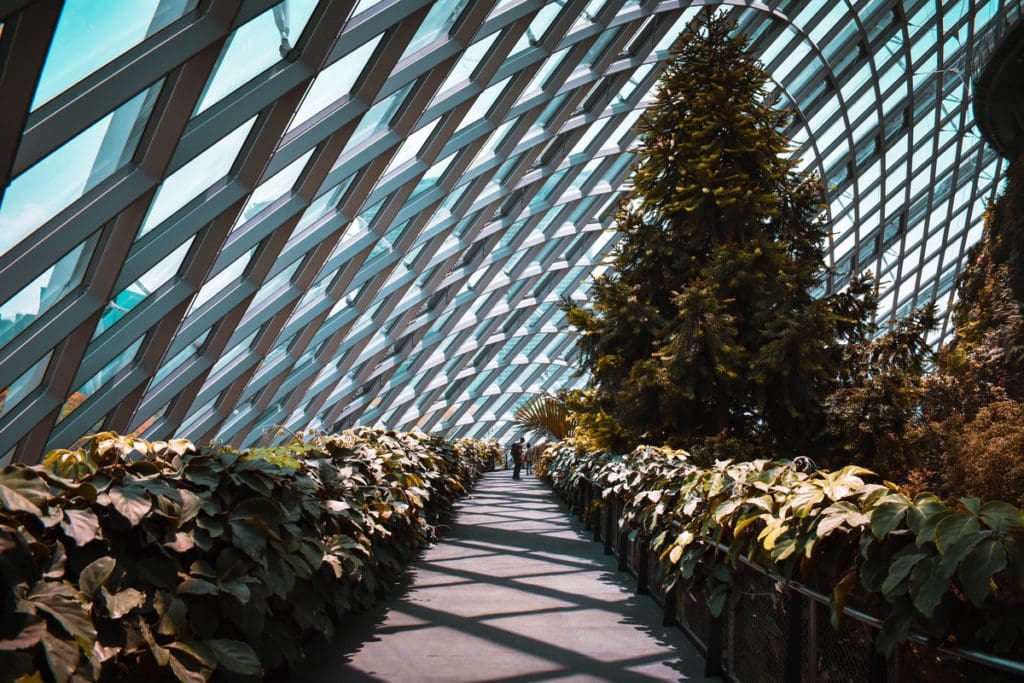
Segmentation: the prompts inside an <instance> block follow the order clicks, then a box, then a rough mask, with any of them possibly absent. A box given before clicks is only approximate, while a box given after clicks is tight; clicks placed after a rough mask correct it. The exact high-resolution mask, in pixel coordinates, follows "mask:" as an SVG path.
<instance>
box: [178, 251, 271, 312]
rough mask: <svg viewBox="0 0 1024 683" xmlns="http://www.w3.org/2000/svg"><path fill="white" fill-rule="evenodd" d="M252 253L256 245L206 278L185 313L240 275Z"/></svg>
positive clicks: (222, 289) (220, 290)
mask: <svg viewBox="0 0 1024 683" xmlns="http://www.w3.org/2000/svg"><path fill="white" fill-rule="evenodd" d="M254 253H256V247H253V248H252V249H250V250H249V251H248V252H247V253H245V254H242V255H241V256H239V257H238V258H237V259H235V261H234V263H232V264H231V265H229V266H228V267H227V268H224V269H223V270H221V271H220V272H219V273H217V274H216V275H214V276H213V277H212V278H210V279H209V280H207V282H206V284H204V285H203V287H202V289H200V290H199V293H198V294H196V298H194V299H193V300H192V304H191V305H190V306H189V307H188V313H186V314H185V315H186V316H188V315H191V314H192V311H194V310H196V309H197V308H199V307H200V306H202V305H203V304H205V303H206V302H207V301H209V300H210V299H212V298H213V296H214V295H215V294H217V293H218V292H222V291H224V289H225V288H226V287H227V286H228V285H229V284H231V283H232V282H234V281H235V280H236V279H238V278H240V277H242V273H243V272H244V271H245V267H246V266H247V265H249V261H250V260H251V259H252V255H253V254H254Z"/></svg>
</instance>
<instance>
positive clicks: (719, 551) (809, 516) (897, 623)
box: [538, 445, 1024, 654]
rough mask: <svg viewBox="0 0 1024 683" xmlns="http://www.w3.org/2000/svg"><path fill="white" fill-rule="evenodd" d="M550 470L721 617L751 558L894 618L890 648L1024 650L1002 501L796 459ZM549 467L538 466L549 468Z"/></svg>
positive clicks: (654, 460) (548, 460)
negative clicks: (594, 491)
mask: <svg viewBox="0 0 1024 683" xmlns="http://www.w3.org/2000/svg"><path fill="white" fill-rule="evenodd" d="M544 461H545V462H544V469H543V471H544V472H545V476H546V477H547V479H548V480H549V481H550V482H551V483H552V484H553V486H554V487H555V488H556V489H557V490H560V491H561V492H562V493H565V494H572V492H573V490H574V489H575V488H576V487H578V486H581V485H582V484H583V483H584V482H588V481H589V482H594V483H596V484H597V485H598V486H599V487H600V488H601V489H602V497H603V498H605V499H613V498H615V499H618V500H620V501H622V503H623V504H624V512H623V516H622V519H621V520H620V523H621V524H622V525H624V526H626V527H628V528H635V529H640V530H642V531H643V532H644V533H645V534H646V535H647V536H648V537H649V538H651V543H652V547H653V548H654V549H655V550H656V551H658V552H659V553H660V555H661V558H662V560H663V562H664V563H665V568H666V572H667V574H666V582H667V584H668V586H669V587H671V586H673V585H674V584H675V583H677V582H686V583H688V584H690V583H692V582H697V583H704V584H706V586H707V589H708V594H709V595H710V596H711V608H712V610H713V611H715V612H716V613H717V612H720V610H721V609H722V607H723V606H724V604H725V599H726V597H727V595H728V590H729V585H730V584H731V582H732V577H733V576H734V575H735V574H736V573H737V572H741V571H748V570H746V569H744V565H743V564H741V563H740V562H739V558H740V557H741V556H745V557H746V558H748V559H749V560H751V561H752V562H754V563H756V564H758V565H760V566H762V567H765V568H767V569H769V570H770V571H772V572H774V573H776V574H779V575H781V576H783V577H788V578H793V579H796V580H799V581H800V582H802V583H804V584H806V585H809V586H811V587H812V588H816V589H818V590H820V591H822V592H825V593H828V594H831V595H832V598H833V609H834V613H833V618H834V619H837V618H838V614H839V613H840V612H841V611H842V609H843V607H844V606H846V605H855V606H857V607H858V608H860V609H862V610H865V611H868V612H871V613H875V614H877V615H878V616H880V617H882V618H883V620H884V627H883V630H882V633H881V637H880V639H879V645H880V647H881V648H882V649H883V650H884V651H886V652H890V651H891V650H892V648H893V647H894V646H895V644H896V643H898V642H899V641H900V640H902V639H903V638H904V637H905V636H906V635H907V634H908V633H909V632H910V631H911V630H912V629H913V630H917V631H919V632H922V633H924V634H926V635H928V636H930V637H933V638H936V639H940V640H944V641H948V642H956V643H957V644H959V645H963V646H976V647H984V648H991V649H994V650H998V651H1013V652H1015V653H1017V654H1020V653H1021V652H1022V646H1024V638H1022V635H1024V631H1022V628H1024V512H1022V511H1021V509H1020V508H1017V507H1014V506H1013V505H1010V504H1009V503H1005V502H1002V501H989V502H984V503H983V502H981V501H980V500H978V499H977V498H962V499H959V500H955V501H952V502H944V501H942V500H940V499H939V498H937V497H936V496H934V495H932V494H929V493H922V494H919V495H917V496H914V497H911V496H910V495H908V494H907V493H906V492H905V491H904V490H903V489H901V488H900V487H899V486H896V485H894V484H891V483H888V482H886V483H880V482H878V481H877V479H876V477H875V476H874V474H873V473H872V472H870V471H869V470H866V469H864V468H860V467H856V466H847V467H844V468H842V469H839V470H836V471H832V472H830V471H825V470H819V471H816V472H804V471H801V469H802V468H801V467H800V466H799V465H798V464H797V463H794V462H788V461H773V460H753V461H749V462H741V463H733V462H728V461H721V462H718V463H716V464H715V465H714V466H711V467H699V466H696V465H694V464H693V463H692V461H691V459H690V457H689V455H688V454H687V453H686V452H685V451H674V450H671V449H667V448H651V447H640V448H638V449H636V450H635V451H633V452H632V453H630V454H629V455H626V456H624V457H613V456H608V455H594V454H584V453H581V452H580V451H579V450H577V449H576V448H575V447H573V446H571V445H560V446H553V447H552V448H550V449H548V451H547V452H546V454H545V457H544ZM538 471H540V470H538Z"/></svg>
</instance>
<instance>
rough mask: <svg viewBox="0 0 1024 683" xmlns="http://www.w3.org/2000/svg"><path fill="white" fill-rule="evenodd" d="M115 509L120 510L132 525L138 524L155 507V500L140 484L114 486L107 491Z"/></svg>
mask: <svg viewBox="0 0 1024 683" xmlns="http://www.w3.org/2000/svg"><path fill="white" fill-rule="evenodd" d="M107 495H108V496H110V502H111V503H112V504H113V506H114V509H115V510H117V511H118V512H120V513H121V514H122V515H123V516H124V517H125V518H126V519H127V520H128V521H129V522H131V525H132V526H137V525H138V524H139V522H141V521H142V520H143V518H145V516H146V515H147V514H149V511H150V510H152V509H153V501H152V500H150V498H149V496H148V495H147V494H146V491H145V489H142V488H140V487H138V486H130V485H129V486H112V487H111V488H110V490H109V491H108V492H107Z"/></svg>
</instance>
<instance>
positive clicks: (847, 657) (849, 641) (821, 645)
mask: <svg viewBox="0 0 1024 683" xmlns="http://www.w3.org/2000/svg"><path fill="white" fill-rule="evenodd" d="M804 603H805V605H807V607H806V609H807V612H808V614H810V612H811V611H812V610H813V612H814V614H813V618H810V619H806V620H805V621H804V623H803V626H804V630H805V631H807V632H809V631H811V630H812V629H813V630H814V631H816V637H815V638H805V639H804V647H803V659H804V676H805V680H811V681H818V682H819V683H839V682H840V681H842V682H844V683H845V682H847V681H848V682H849V683H868V681H869V677H870V674H871V658H872V652H873V647H874V645H873V637H874V630H873V629H872V628H871V627H870V626H868V625H867V624H863V623H861V622H859V621H855V620H853V619H850V618H848V617H844V618H842V619H840V621H839V628H838V629H837V628H835V627H834V626H833V625H832V620H831V619H830V615H829V609H828V607H827V606H826V605H820V604H816V603H813V602H812V601H811V600H808V599H805V600H804Z"/></svg>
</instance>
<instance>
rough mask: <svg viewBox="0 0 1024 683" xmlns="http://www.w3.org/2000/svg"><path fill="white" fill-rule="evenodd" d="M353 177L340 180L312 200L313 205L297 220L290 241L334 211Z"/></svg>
mask: <svg viewBox="0 0 1024 683" xmlns="http://www.w3.org/2000/svg"><path fill="white" fill-rule="evenodd" d="M354 177H355V176H349V177H348V178H345V180H342V181H341V182H340V183H338V184H337V185H335V186H334V188H333V189H331V190H328V191H327V192H325V193H323V194H322V195H320V196H319V197H318V198H317V199H315V200H313V203H312V204H310V205H309V207H308V208H307V209H306V210H305V211H304V212H303V214H302V218H300V219H299V222H298V224H297V225H296V226H295V232H294V233H293V237H292V239H293V240H294V239H295V236H297V235H301V234H302V232H303V231H304V230H305V229H306V228H308V227H309V226H311V225H313V224H314V223H316V222H317V221H319V220H320V219H321V218H323V217H324V216H326V215H327V214H328V213H331V212H333V211H334V209H335V208H337V206H338V204H339V203H340V202H341V198H342V196H343V195H344V194H345V190H347V189H348V186H349V184H350V183H351V182H352V179H353V178H354Z"/></svg>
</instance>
